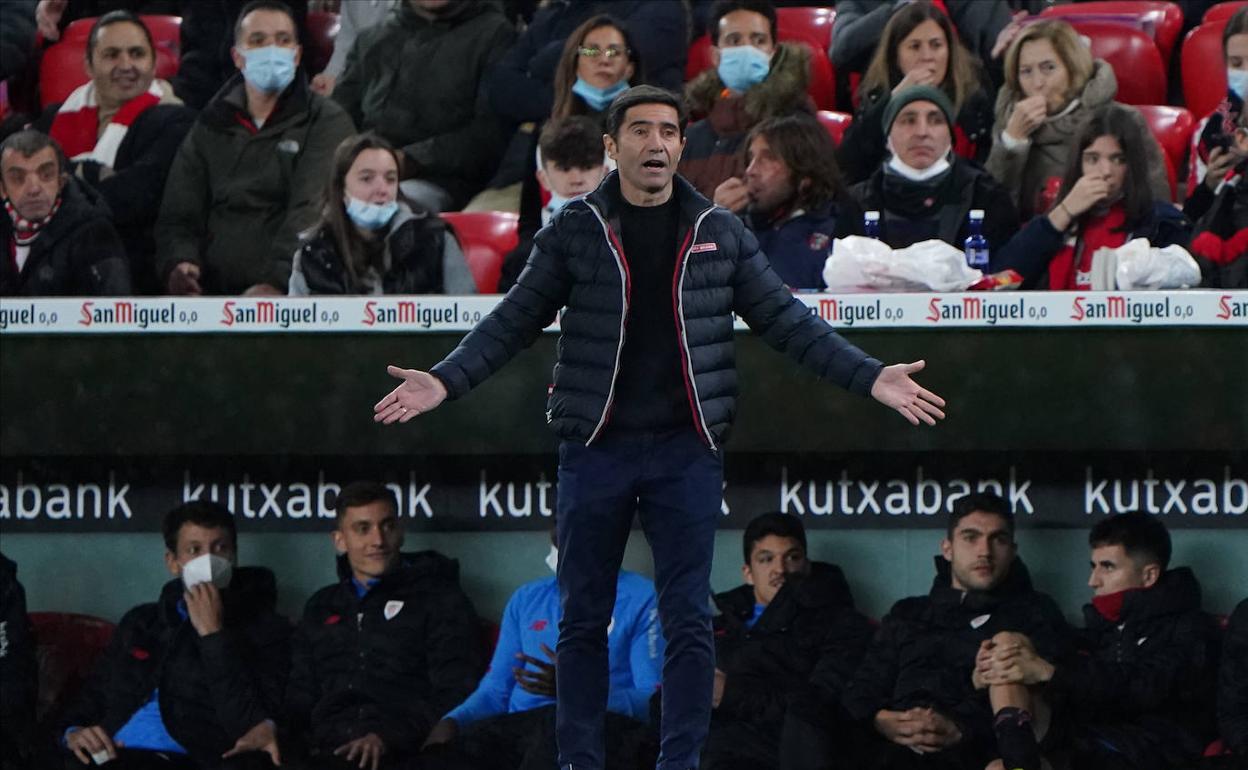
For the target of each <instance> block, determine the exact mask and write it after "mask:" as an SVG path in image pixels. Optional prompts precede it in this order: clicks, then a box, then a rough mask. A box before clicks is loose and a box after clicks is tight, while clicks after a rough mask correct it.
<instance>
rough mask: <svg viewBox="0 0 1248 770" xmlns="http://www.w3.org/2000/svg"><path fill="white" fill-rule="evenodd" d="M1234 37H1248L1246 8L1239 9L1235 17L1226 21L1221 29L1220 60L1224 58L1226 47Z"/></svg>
mask: <svg viewBox="0 0 1248 770" xmlns="http://www.w3.org/2000/svg"><path fill="white" fill-rule="evenodd" d="M1235 35H1248V8H1240V9H1239V10H1238V11H1236V12H1235V15H1234V16H1232V17H1231V18H1229V19H1227V21H1226V26H1225V27H1223V28H1222V58H1223V59H1225V58H1226V46H1227V45H1229V44H1230V42H1231V38H1232V37H1233V36H1235Z"/></svg>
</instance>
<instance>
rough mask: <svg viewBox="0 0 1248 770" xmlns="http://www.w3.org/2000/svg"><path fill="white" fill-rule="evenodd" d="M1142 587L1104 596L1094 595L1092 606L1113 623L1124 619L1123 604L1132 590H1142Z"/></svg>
mask: <svg viewBox="0 0 1248 770" xmlns="http://www.w3.org/2000/svg"><path fill="white" fill-rule="evenodd" d="M1142 590H1144V589H1142V588H1128V589H1126V590H1125V591H1119V592H1118V593H1113V594H1105V595H1104V596H1093V597H1092V606H1093V607H1094V608H1096V611H1097V612H1098V613H1100V615H1101V617H1103V618H1105V619H1106V620H1108V621H1109V622H1111V623H1117V622H1119V621H1120V620H1122V605H1123V603H1124V602H1126V600H1127V594H1129V593H1131V592H1132V591H1142Z"/></svg>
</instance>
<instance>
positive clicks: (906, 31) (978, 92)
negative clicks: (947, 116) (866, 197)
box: [837, 1, 992, 183]
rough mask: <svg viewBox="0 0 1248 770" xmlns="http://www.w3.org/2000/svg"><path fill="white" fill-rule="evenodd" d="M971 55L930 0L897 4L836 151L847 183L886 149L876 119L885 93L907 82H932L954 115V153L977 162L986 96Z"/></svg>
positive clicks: (985, 140)
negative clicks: (941, 92)
mask: <svg viewBox="0 0 1248 770" xmlns="http://www.w3.org/2000/svg"><path fill="white" fill-rule="evenodd" d="M984 82H985V81H983V80H982V79H981V73H980V68H979V65H978V62H977V61H976V60H975V58H974V56H972V55H971V53H970V52H969V51H967V50H966V48H965V47H964V46H963V45H962V44H961V43H960V42H958V36H957V32H956V31H955V30H954V28H953V24H952V22H950V20H949V17H948V16H947V15H945V13H944V11H942V10H941V9H940V8H938V7H936V6H935V5H933V4H931V3H930V2H926V1H924V2H914V3H909V4H907V5H904V6H902V7H901V8H899V9H898V10H897V11H896V12H895V13H894V14H893V15H892V17H891V18H890V19H889V20H888V24H887V25H885V27H884V34H883V37H882V38H881V40H880V44H879V46H877V47H876V49H875V55H874V56H873V57H872V59H871V64H870V65H869V66H868V67H867V71H866V74H865V75H864V76H863V79H862V83H861V85H860V86H859V87H858V92H859V93H860V94H862V101H861V103H860V105H859V107H858V111H857V114H856V115H855V116H854V122H853V124H852V125H850V127H849V129H848V130H847V131H846V132H845V136H844V137H843V138H842V140H841V145H840V147H839V148H838V150H837V161H838V162H839V163H840V166H841V170H842V171H843V172H844V174H845V178H846V180H847V181H848V182H850V183H854V182H860V181H862V180H863V179H866V178H867V177H869V176H871V174H872V173H874V172H875V170H876V169H877V168H879V166H880V163H882V162H883V161H884V160H885V158H886V156H887V153H888V149H887V147H886V142H885V136H884V127H883V126H882V125H881V120H882V119H883V117H884V112H885V108H886V107H887V106H888V100H889V98H890V97H891V96H892V95H893V94H895V93H899V92H901V91H903V90H905V89H907V88H909V87H911V86H918V85H928V86H935V87H936V88H939V89H940V90H941V91H944V93H945V95H946V96H948V97H949V101H950V102H951V103H952V104H953V108H954V113H955V115H956V119H955V121H954V123H955V125H954V126H953V130H954V144H953V148H954V152H955V153H956V154H957V155H959V156H961V157H963V158H967V159H970V160H975V161H978V162H981V163H982V162H983V160H984V159H985V158H987V157H988V147H989V144H990V143H991V140H992V134H991V130H990V129H991V128H992V107H991V104H992V96H991V93H990V91H988V89H987V88H986V87H985V85H984Z"/></svg>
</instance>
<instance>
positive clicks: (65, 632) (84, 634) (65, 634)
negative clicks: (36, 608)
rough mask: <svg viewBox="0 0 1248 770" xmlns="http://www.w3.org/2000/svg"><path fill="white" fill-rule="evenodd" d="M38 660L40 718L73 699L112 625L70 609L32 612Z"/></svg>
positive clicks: (38, 714)
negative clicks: (65, 610) (68, 610)
mask: <svg viewBox="0 0 1248 770" xmlns="http://www.w3.org/2000/svg"><path fill="white" fill-rule="evenodd" d="M30 623H31V626H32V627H33V628H34V632H35V655H36V657H37V659H38V664H39V704H38V706H37V707H36V714H37V717H38V718H39V719H43V718H44V717H45V716H47V715H48V714H49V713H56V712H59V710H60V709H61V708H62V707H63V706H64V705H65V704H67V703H69V702H70V701H71V700H73V698H74V696H75V695H77V692H78V690H80V689H81V688H82V684H83V682H84V681H85V680H86V678H87V675H88V674H89V673H90V671H91V666H92V664H94V663H95V659H96V658H98V657H99V656H100V653H102V652H103V651H104V648H105V647H107V646H108V642H109V640H110V639H112V638H113V631H114V629H115V626H114V625H113V624H112V623H110V622H108V621H107V620H103V619H102V618H96V617H92V616H90V615H79V614H76V613H72V612H32V613H30Z"/></svg>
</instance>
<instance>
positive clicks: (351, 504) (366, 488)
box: [334, 481, 399, 526]
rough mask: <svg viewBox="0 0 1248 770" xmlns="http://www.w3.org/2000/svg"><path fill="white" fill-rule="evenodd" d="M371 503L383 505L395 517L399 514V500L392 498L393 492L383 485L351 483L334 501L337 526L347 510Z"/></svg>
mask: <svg viewBox="0 0 1248 770" xmlns="http://www.w3.org/2000/svg"><path fill="white" fill-rule="evenodd" d="M373 503H385V504H387V505H389V506H390V510H392V511H394V514H395V515H396V516H397V515H398V514H399V500H398V498H397V497H395V496H394V491H393V490H391V489H390V488H389V487H387V486H386V485H385V484H381V483H378V482H376V481H352V482H351V483H350V484H347V485H346V486H344V487H343V488H342V491H340V492H339V493H338V499H337V500H335V501H334V513H336V514H337V515H338V526H342V521H343V519H344V518H346V513H347V509H348V508H359V507H360V506H362V505H371V504H373Z"/></svg>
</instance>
